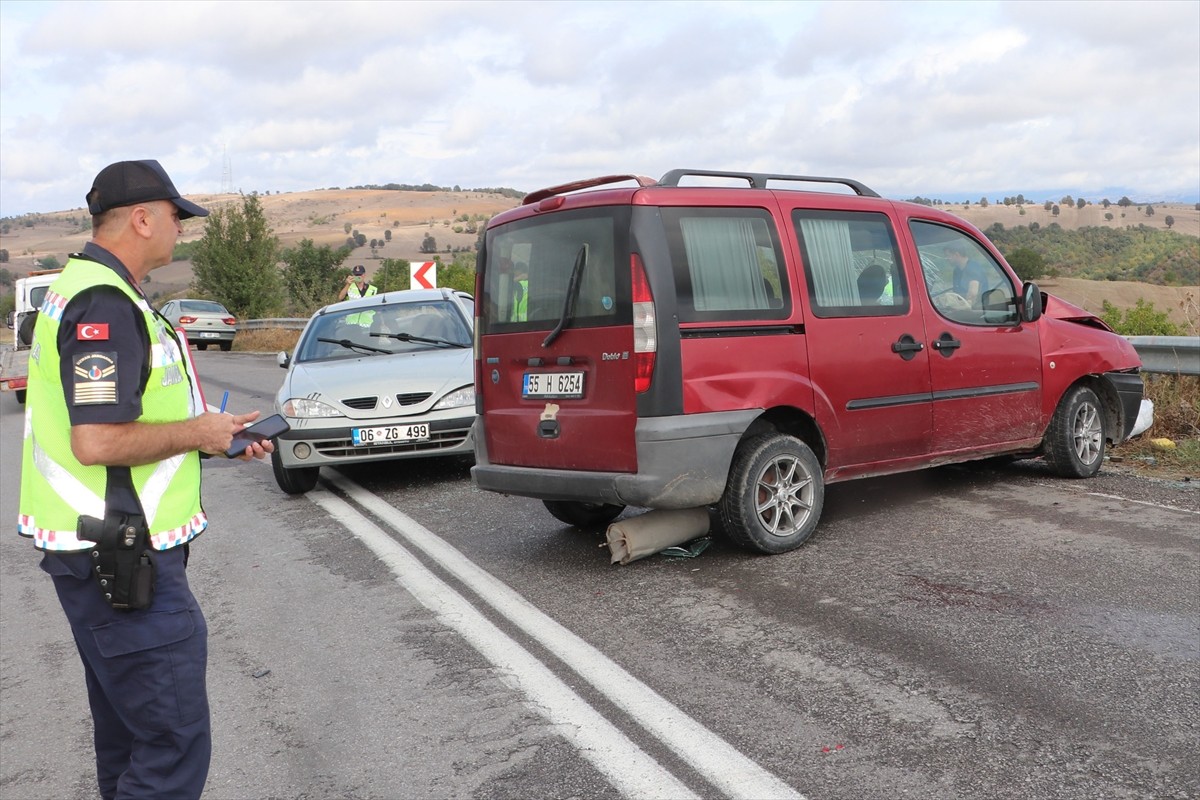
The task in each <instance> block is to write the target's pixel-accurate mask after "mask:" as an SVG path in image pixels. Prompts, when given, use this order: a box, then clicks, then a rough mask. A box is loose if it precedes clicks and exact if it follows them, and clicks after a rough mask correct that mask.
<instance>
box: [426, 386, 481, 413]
mask: <svg viewBox="0 0 1200 800" xmlns="http://www.w3.org/2000/svg"><path fill="white" fill-rule="evenodd" d="M473 405H475V386H474V385H471V386H463V387H461V388H458V389H455V390H454V391H453V392H449V393H447V394H446V396H445V397H443V398H442V399H441V400H438V401H437V405H435V406H434V407H433V410H434V411H442V410H445V409H447V408H462V407H463V406H473Z"/></svg>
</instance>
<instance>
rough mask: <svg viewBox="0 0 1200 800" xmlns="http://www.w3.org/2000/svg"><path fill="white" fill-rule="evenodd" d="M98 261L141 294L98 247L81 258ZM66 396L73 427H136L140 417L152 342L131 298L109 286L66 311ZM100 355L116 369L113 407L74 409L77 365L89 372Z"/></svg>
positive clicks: (62, 331)
mask: <svg viewBox="0 0 1200 800" xmlns="http://www.w3.org/2000/svg"><path fill="white" fill-rule="evenodd" d="M80 256H82V257H83V258H88V259H91V260H92V261H97V262H99V263H101V264H103V265H104V266H106V267H108V268H109V269H111V270H112V271H113V272H115V273H117V275H119V276H120V277H121V279H122V280H124V281H125V282H126V283H128V284H129V285H130V286H131V287H133V288H134V291H136V292H139V293H140V289H138V288H137V286H136V284H134V282H133V278H132V276H131V275H130V274H129V270H128V269H126V268H125V265H124V264H122V263H121V260H120V259H119V258H117V257H116V256H114V255H113V254H112V253H110V252H109V251H107V250H105V249H104V248H103V247H100V246H99V245H97V244H96V243H95V242H88V243H87V244H86V245H85V246H84V248H83V253H81V254H76V256H74V257H80ZM58 351H59V357H60V359H61V361H60V369H61V379H62V387H63V391H64V392H65V393H66V398H67V412H68V414H69V415H70V418H71V424H72V425H88V424H108V423H122V422H133V421H135V420H137V419H138V418H139V417H141V415H142V395H143V392H144V391H145V386H146V380H147V378H148V377H149V374H150V339H149V334H148V333H147V332H146V323H145V317H144V316H143V314H142V312H141V310H140V309H139V308H138V307H137V306H136V305H134V304H133V303H132V302H130V300H129V297H128V296H127V295H125V294H124V293H122V292H121V291H120V290H118V289H116V288H113V287H111V286H97V287H95V288H92V289H85V290H84V291H82V292H80V293H78V294H77V295H75V297H73V298H72V299H71V302H70V303H68V304H67V307H66V308H65V309H63V315H62V321H61V323H60V327H59V333H58ZM96 355H103V356H104V357H105V358H111V359H112V360H113V361H114V362H115V364H116V368H117V369H116V397H115V398H113V401H112V402H101V403H97V402H92V403H87V404H76V403H74V402H73V401H72V396H73V392H72V391H71V389H72V387H73V386H74V384H75V381H76V374H75V370H76V367H77V365H78V366H80V367H81V368H84V367H86V365H87V364H88V363H89V362H90V359H91V358H92V357H93V356H96Z"/></svg>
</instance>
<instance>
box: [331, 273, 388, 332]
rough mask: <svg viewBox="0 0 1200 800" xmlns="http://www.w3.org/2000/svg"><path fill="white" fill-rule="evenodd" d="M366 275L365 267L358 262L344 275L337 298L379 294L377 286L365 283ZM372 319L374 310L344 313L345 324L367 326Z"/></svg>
mask: <svg viewBox="0 0 1200 800" xmlns="http://www.w3.org/2000/svg"><path fill="white" fill-rule="evenodd" d="M366 275H367V269H366V267H364V266H363V265H362V264H358V265H357V266H355V267H354V269H352V270H350V274H349V275H347V276H346V283H345V285H344V286H342V290H341V291H340V292H338V300H357V299H358V298H360V297H372V296H374V295H377V294H379V287H378V286H376V285H375V284H373V283H367V278H366ZM374 321H375V312H374V311H360V312H359V313H357V314H347V315H346V324H348V325H359V326H361V327H363V328H369V327H371V323H372V322H374Z"/></svg>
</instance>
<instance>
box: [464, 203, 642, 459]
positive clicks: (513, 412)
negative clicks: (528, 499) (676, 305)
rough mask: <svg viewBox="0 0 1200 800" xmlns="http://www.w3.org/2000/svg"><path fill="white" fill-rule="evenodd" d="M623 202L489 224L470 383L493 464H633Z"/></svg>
mask: <svg viewBox="0 0 1200 800" xmlns="http://www.w3.org/2000/svg"><path fill="white" fill-rule="evenodd" d="M629 219H630V208H629V206H628V205H618V206H603V207H593V208H579V209H572V210H559V211H555V212H553V213H545V214H532V215H526V216H524V217H521V218H518V219H515V220H513V221H511V222H507V223H503V224H500V225H498V226H497V227H494V228H492V229H490V230H489V231H488V234H487V242H486V247H485V252H486V259H485V261H484V263H483V265H482V271H481V274H480V276H479V291H480V297H479V298H478V313H479V320H478V328H479V330H478V336H479V346H478V360H477V371H478V373H477V375H476V392H477V396H478V397H479V401H480V404H479V405H480V413H481V414H482V416H483V431H484V435H485V443H486V447H487V453H488V458H489V460H490V461H491V462H492V463H493V464H503V465H509V466H521V467H541V468H551V469H570V470H588V471H598V472H635V471H636V470H637V453H636V446H635V439H634V430H635V428H636V425H637V403H636V398H635V389H634V378H635V374H634V373H635V369H634V334H633V317H632V303H631V294H630V255H629V234H628V231H629Z"/></svg>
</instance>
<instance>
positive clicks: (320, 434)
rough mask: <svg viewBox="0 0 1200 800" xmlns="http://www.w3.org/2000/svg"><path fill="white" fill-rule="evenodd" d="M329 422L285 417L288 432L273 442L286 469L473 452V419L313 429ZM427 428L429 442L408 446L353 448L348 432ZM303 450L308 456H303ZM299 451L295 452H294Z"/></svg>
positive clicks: (426, 419)
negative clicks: (355, 430)
mask: <svg viewBox="0 0 1200 800" xmlns="http://www.w3.org/2000/svg"><path fill="white" fill-rule="evenodd" d="M329 421H330V420H313V419H296V418H293V417H288V422H289V423H290V424H291V425H292V429H291V430H290V431H288V432H287V433H285V434H283V435H282V436H280V437H279V438H277V439H276V440H275V449H276V452H278V453H279V458H280V461H281V462H282V464H283V466H284V467H286V468H287V469H298V468H303V467H326V466H337V465H338V464H360V463H363V462H365V461H385V460H391V459H397V458H426V457H429V456H451V455H470V454H471V453H473V452H474V451H475V444H474V440H473V439H472V436H471V428H472V425H473V424H474V422H475V417H474V415H473V414H472V415H469V416H457V417H455V416H447V417H438V418H432V417H405V418H404V419H403V420H396V419H384V420H366V421H362V422H359V423H357V424H352V425H348V424H345V423H346V422H347V421H346V420H337V421H338V422H340V423H342V424H341V425H340V426H338V427H315V426H314V423H328V422H329ZM399 424H403V425H421V424H427V425H429V439H427V440H423V441H412V442H396V443H380V444H370V445H358V446H355V444H354V440H353V438H352V436H351V433H350V429H351V428H368V427H370V428H374V427H380V426H387V425H399ZM305 447H307V451H308V454H307V455H306V456H304V457H301V456H302V455H303V454H304V451H305ZM298 451H299V452H298Z"/></svg>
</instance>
